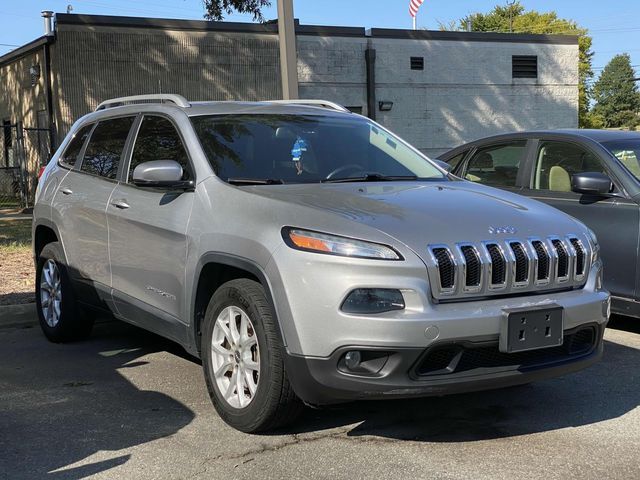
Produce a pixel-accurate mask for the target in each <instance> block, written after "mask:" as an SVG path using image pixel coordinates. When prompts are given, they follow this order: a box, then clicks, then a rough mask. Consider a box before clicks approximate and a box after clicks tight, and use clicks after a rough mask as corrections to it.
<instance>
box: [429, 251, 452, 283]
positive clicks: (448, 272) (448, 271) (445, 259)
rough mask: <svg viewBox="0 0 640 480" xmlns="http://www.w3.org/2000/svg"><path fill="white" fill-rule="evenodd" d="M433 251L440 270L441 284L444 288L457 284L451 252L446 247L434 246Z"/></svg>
mask: <svg viewBox="0 0 640 480" xmlns="http://www.w3.org/2000/svg"><path fill="white" fill-rule="evenodd" d="M432 251H433V255H434V257H435V258H436V262H437V264H438V270H439V272H440V286H441V287H442V288H443V289H450V288H453V287H454V286H455V276H456V275H455V265H454V263H453V258H452V257H451V252H450V251H449V249H447V248H444V247H440V248H434V249H433V250H432Z"/></svg>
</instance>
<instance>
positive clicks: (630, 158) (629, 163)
mask: <svg viewBox="0 0 640 480" xmlns="http://www.w3.org/2000/svg"><path fill="white" fill-rule="evenodd" d="M602 145H603V146H604V147H605V148H606V149H607V150H609V151H610V152H611V153H612V154H613V155H614V156H615V157H616V158H617V159H618V160H620V163H622V164H623V165H624V166H625V167H626V169H627V170H629V171H630V172H631V173H632V174H633V176H634V177H636V178H637V179H638V180H640V138H638V139H633V140H619V141H613V142H603V143H602Z"/></svg>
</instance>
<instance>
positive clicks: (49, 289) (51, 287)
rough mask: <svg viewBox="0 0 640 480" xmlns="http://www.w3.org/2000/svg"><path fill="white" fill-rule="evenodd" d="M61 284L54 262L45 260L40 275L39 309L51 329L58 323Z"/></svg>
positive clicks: (56, 265) (58, 271)
mask: <svg viewBox="0 0 640 480" xmlns="http://www.w3.org/2000/svg"><path fill="white" fill-rule="evenodd" d="M61 304H62V283H61V279H60V270H59V269H58V264H57V263H56V262H55V261H54V260H47V261H46V263H45V264H44V265H43V267H42V272H41V273H40V308H41V310H42V316H43V317H44V320H45V322H47V325H49V326H50V327H51V328H53V327H55V326H56V325H58V322H59V321H60V305H61Z"/></svg>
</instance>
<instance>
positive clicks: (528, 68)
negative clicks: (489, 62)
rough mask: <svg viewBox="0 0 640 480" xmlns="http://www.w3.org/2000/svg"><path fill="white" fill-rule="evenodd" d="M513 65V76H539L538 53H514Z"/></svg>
mask: <svg viewBox="0 0 640 480" xmlns="http://www.w3.org/2000/svg"><path fill="white" fill-rule="evenodd" d="M511 65H512V75H513V78H538V56H537V55H514V56H513V57H511Z"/></svg>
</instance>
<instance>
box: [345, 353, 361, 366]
mask: <svg viewBox="0 0 640 480" xmlns="http://www.w3.org/2000/svg"><path fill="white" fill-rule="evenodd" d="M361 361H362V355H360V352H358V351H353V352H347V353H346V355H345V356H344V364H345V365H346V366H347V368H348V369H349V370H356V369H357V368H358V367H359V366H360V362H361Z"/></svg>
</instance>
